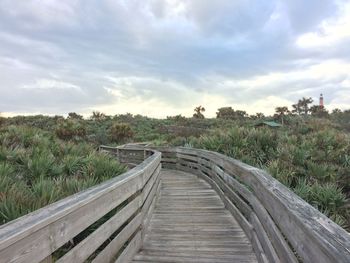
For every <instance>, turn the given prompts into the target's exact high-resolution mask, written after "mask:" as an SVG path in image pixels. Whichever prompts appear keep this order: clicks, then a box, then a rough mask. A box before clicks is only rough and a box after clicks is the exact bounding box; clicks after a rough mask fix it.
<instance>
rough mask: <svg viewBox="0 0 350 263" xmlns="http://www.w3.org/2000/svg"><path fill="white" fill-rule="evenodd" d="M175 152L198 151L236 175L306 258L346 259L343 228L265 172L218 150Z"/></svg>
mask: <svg viewBox="0 0 350 263" xmlns="http://www.w3.org/2000/svg"><path fill="white" fill-rule="evenodd" d="M177 151H178V152H181V153H189V154H194V153H197V154H198V155H199V156H203V157H205V158H207V159H210V160H212V161H213V162H214V163H215V164H216V165H218V166H220V167H223V169H224V170H226V171H230V173H232V174H233V175H235V176H237V177H239V178H240V180H241V181H243V182H244V183H245V184H247V185H248V186H249V187H250V188H251V189H252V191H253V192H254V195H256V197H257V198H258V199H259V200H260V201H261V202H262V204H263V205H264V207H265V208H266V209H267V210H268V212H269V214H270V215H271V216H272V217H273V219H274V221H275V223H277V224H278V227H279V228H280V229H281V230H282V231H283V234H284V235H285V236H286V237H287V239H288V241H289V242H290V243H291V244H292V245H293V247H294V249H296V251H297V253H298V255H299V256H301V257H302V258H303V259H304V260H305V261H311V262H315V261H317V262H334V261H340V262H346V261H347V260H348V258H349V257H350V250H349V247H350V236H349V235H348V234H347V233H346V231H345V230H343V229H342V228H341V227H339V226H338V225H336V224H335V223H334V222H332V221H331V220H330V219H328V218H327V217H326V216H324V215H323V214H322V213H320V212H319V211H317V210H316V209H315V208H313V207H312V206H311V205H309V204H307V203H306V202H305V201H303V200H302V199H300V198H299V197H297V196H296V195H295V194H294V193H292V192H291V191H290V190H288V189H287V188H286V187H284V186H283V185H282V184H280V183H279V182H277V181H276V180H275V179H274V178H272V177H271V176H270V175H268V174H267V173H265V172H263V171H262V170H259V169H257V168H254V167H251V166H249V165H247V164H243V163H241V162H239V161H237V160H234V159H232V158H229V157H227V156H224V155H222V154H218V153H213V152H209V151H205V150H193V149H184V148H181V149H177Z"/></svg>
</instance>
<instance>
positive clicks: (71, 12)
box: [0, 0, 350, 117]
mask: <svg viewBox="0 0 350 263" xmlns="http://www.w3.org/2000/svg"><path fill="white" fill-rule="evenodd" d="M349 8H350V5H349V4H348V3H347V2H346V1H341V0H334V1H333V0H317V1H316V0H310V1H307V2H305V1H302V0H286V1H282V0H271V1H263V0H258V1H253V0H235V1H232V0H218V1H202V0H188V1H187V0H186V1H185V0H147V1H138V0H128V1H113V0H101V1H96V0H93V1H82V0H69V1H68V0H61V1H58V0H48V1H41V2H40V5H39V4H38V2H37V1H34V0H29V1H25V3H24V2H23V1H19V0H11V1H9V0H3V1H0V41H1V42H0V43H1V44H0V78H1V80H2V83H1V85H0V92H1V95H2V96H1V97H0V111H6V112H42V113H57V114H64V113H67V112H69V111H77V112H89V111H91V110H93V109H100V110H104V111H106V113H110V114H116V113H122V112H132V113H143V114H148V115H150V116H157V117H164V116H166V115H170V114H179V113H183V114H186V115H187V116H190V115H192V111H193V108H194V106H196V105H197V104H198V105H199V104H202V105H203V106H205V107H206V108H207V111H206V115H207V116H215V111H216V109H217V108H219V107H222V106H232V107H234V108H235V109H238V108H242V109H243V110H247V111H249V112H250V113H252V114H253V113H255V111H262V112H265V113H268V112H271V110H272V111H273V108H274V107H275V105H276V104H278V103H281V104H284V105H287V104H288V103H289V104H291V103H293V102H295V101H297V100H298V99H299V98H300V97H302V96H312V97H315V98H317V96H318V95H319V93H321V92H322V93H324V94H325V100H326V102H327V101H328V102H329V105H327V106H329V107H342V108H346V107H347V105H346V104H347V103H346V101H344V100H342V99H340V98H338V97H343V98H346V94H348V92H349V85H347V84H346V83H348V82H347V81H348V80H349V73H348V72H349V64H350V56H349V54H350V34H349V30H347V28H348V27H349V26H350V25H349V17H350V11H349V10H350V9H349ZM137 111H138V112H137Z"/></svg>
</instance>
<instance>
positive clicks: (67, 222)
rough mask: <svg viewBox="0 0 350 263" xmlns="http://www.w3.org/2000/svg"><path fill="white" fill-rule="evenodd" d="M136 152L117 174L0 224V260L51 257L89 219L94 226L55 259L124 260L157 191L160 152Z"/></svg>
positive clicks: (137, 243) (139, 237) (135, 246)
mask: <svg viewBox="0 0 350 263" xmlns="http://www.w3.org/2000/svg"><path fill="white" fill-rule="evenodd" d="M113 149H114V148H113ZM103 150H107V149H103ZM109 150H111V149H109ZM121 151H122V150H121ZM142 156H144V157H145V158H142V160H141V159H139V163H140V164H139V165H138V166H136V167H135V168H133V169H132V170H129V171H127V172H126V173H124V174H122V175H119V176H117V177H115V178H113V179H110V180H108V181H106V182H104V183H102V184H100V185H98V186H95V187H92V188H90V189H87V190H85V191H83V192H80V193H77V194H75V195H72V196H69V197H67V198H65V199H63V200H60V201H58V202H56V203H54V204H51V205H48V206H46V207H44V208H41V209H39V210H37V211H34V212H32V213H30V214H28V215H25V216H23V217H20V218H18V219H16V220H14V221H11V222H9V223H7V224H5V225H3V226H1V227H0V262H6V263H7V262H40V261H45V262H48V261H51V255H52V254H53V253H54V252H55V251H56V250H58V249H59V248H61V247H62V246H64V245H65V244H66V243H67V242H69V241H70V240H72V239H73V238H74V237H76V236H78V235H79V234H80V235H82V236H83V237H85V236H84V232H83V231H84V230H86V229H87V228H88V227H89V226H91V225H93V224H94V227H95V226H96V224H97V225H98V228H97V229H96V230H94V231H93V232H92V233H91V234H90V235H88V236H87V237H85V239H83V240H82V241H81V242H79V243H78V244H77V245H76V246H75V247H73V248H72V250H70V251H69V252H68V253H66V254H65V255H64V256H63V257H61V258H60V259H59V260H58V261H59V262H84V261H85V260H86V259H88V258H89V257H90V259H92V262H107V261H110V260H111V259H113V258H114V257H117V256H118V258H117V262H125V261H126V260H127V259H128V258H129V257H130V255H131V254H132V253H133V250H135V249H136V250H137V249H138V248H139V246H140V244H141V240H142V238H143V235H144V230H143V229H144V228H145V225H147V223H148V220H149V215H150V211H152V207H153V206H154V204H155V197H156V196H157V192H158V191H159V181H160V176H159V173H160V169H161V165H160V160H161V153H160V152H157V151H154V150H143V151H142ZM110 213H112V215H110ZM107 214H108V215H109V217H108V218H104V217H105V216H106V215H107ZM101 220H102V221H103V222H102V223H101V224H98V223H99V222H100V221H101ZM106 220H107V221H106ZM96 222H97V223H96ZM82 232H83V234H81V233H82ZM109 239H112V241H111V242H109V243H108V241H107V240H109ZM107 243H108V244H107ZM101 245H102V246H101ZM125 245H127V246H126V247H125ZM124 247H125V248H124ZM112 252H113V253H112ZM92 254H94V257H92V258H91V255H92Z"/></svg>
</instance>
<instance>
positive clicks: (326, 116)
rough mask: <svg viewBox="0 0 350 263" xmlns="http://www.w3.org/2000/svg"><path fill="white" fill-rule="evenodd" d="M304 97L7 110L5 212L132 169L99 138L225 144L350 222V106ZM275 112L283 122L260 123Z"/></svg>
mask: <svg viewBox="0 0 350 263" xmlns="http://www.w3.org/2000/svg"><path fill="white" fill-rule="evenodd" d="M311 103H312V100H310V99H306V98H303V99H301V100H299V101H298V103H296V104H295V105H293V110H292V111H290V110H289V109H288V107H285V106H283V107H278V108H276V114H275V115H274V116H271V117H266V116H264V114H262V113H257V114H255V115H251V116H248V115H247V113H246V112H244V111H240V110H234V109H232V108H231V107H222V108H220V109H218V112H217V118H213V119H206V118H204V116H203V114H202V112H204V108H203V107H202V106H199V107H196V109H195V116H194V117H192V118H186V117H183V116H181V115H177V116H170V117H167V118H166V119H162V120H160V119H153V118H148V117H144V116H141V115H135V116H134V115H131V114H123V115H115V116H108V115H105V114H103V113H100V112H94V113H93V114H92V116H91V117H90V118H88V119H83V118H82V116H81V115H79V114H76V113H69V115H68V117H67V118H64V117H61V116H55V117H48V116H42V115H38V116H28V117H23V116H17V117H13V118H2V119H1V128H0V129H1V130H0V139H1V140H0V141H1V146H0V220H1V222H6V221H8V220H11V219H13V218H16V217H18V216H20V215H23V214H25V213H27V212H29V211H33V210H34V209H37V208H39V207H42V206H44V205H46V204H49V203H52V202H54V201H56V200H58V199H60V198H62V197H64V196H68V195H70V194H72V193H75V192H77V191H80V190H82V189H85V188H87V187H90V186H92V185H95V184H97V183H99V182H102V181H103V180H106V179H108V178H111V177H113V176H115V175H117V174H120V173H122V172H123V171H124V169H125V168H124V167H123V166H121V165H120V164H118V163H117V162H116V161H115V160H113V159H111V157H109V156H106V155H103V154H100V153H97V152H96V151H95V150H94V149H97V146H98V145H101V144H105V145H120V144H123V143H126V142H152V143H153V144H155V145H170V146H186V147H196V148H203V149H208V150H213V151H217V152H221V153H223V154H226V155H228V156H231V157H233V158H236V159H239V160H242V161H243V162H246V163H248V164H251V165H253V166H256V167H260V168H262V169H265V170H267V171H268V172H269V173H270V174H271V175H272V176H274V177H275V178H276V179H278V180H279V181H280V182H281V183H283V184H284V185H286V186H287V187H289V188H290V189H292V190H293V191H294V192H295V193H296V194H298V195H299V196H300V197H302V198H303V199H305V200H306V201H307V202H309V203H310V204H312V205H313V206H315V207H316V208H318V209H319V210H320V211H322V212H323V213H325V214H326V215H327V216H329V217H330V218H332V219H333V220H334V221H336V222H337V223H338V224H340V225H341V226H343V227H345V228H346V229H348V230H349V229H350V228H349V227H350V203H349V198H350V134H349V131H350V111H344V112H343V111H341V110H338V109H336V110H334V111H332V112H331V113H328V111H327V110H326V109H324V108H323V107H319V106H317V105H316V106H315V105H314V106H312V105H311ZM269 120H274V121H277V122H279V123H281V124H283V126H282V127H279V128H270V127H257V126H255V125H256V124H257V123H260V122H261V121H269Z"/></svg>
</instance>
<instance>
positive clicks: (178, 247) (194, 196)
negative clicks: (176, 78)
mask: <svg viewBox="0 0 350 263" xmlns="http://www.w3.org/2000/svg"><path fill="white" fill-rule="evenodd" d="M160 191H161V192H160V197H159V199H158V201H157V203H156V207H155V210H154V213H153V215H152V218H151V221H150V225H149V227H148V228H147V230H146V235H145V239H144V242H143V244H142V247H141V250H140V251H139V252H138V253H137V254H136V255H135V256H134V259H133V262H137V263H140V262H256V256H255V254H254V252H253V249H252V245H251V244H250V242H249V240H248V238H247V236H246V235H245V233H244V231H243V230H242V228H241V227H240V226H239V224H238V223H237V221H236V220H235V219H234V218H233V216H232V215H231V214H230V212H229V211H228V210H226V209H225V206H224V203H223V202H222V200H221V199H220V197H219V196H218V194H217V193H216V192H215V191H214V190H213V189H212V188H211V186H210V185H209V184H208V183H207V182H205V181H204V180H202V179H199V178H198V177H197V176H195V175H192V174H189V173H185V172H181V171H175V170H162V172H161V190H160Z"/></svg>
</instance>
